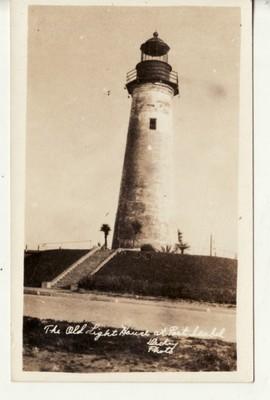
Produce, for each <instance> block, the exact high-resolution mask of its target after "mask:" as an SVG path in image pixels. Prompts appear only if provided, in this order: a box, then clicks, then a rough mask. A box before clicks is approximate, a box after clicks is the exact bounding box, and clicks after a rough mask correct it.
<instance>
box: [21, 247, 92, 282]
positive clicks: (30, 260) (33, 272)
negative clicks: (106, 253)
mask: <svg viewBox="0 0 270 400" xmlns="http://www.w3.org/2000/svg"><path fill="white" fill-rule="evenodd" d="M87 252H89V250H69V249H62V250H45V251H36V252H31V251H28V252H26V253H25V257H24V286H30V287H40V286H41V283H42V282H46V281H51V280H52V279H54V278H55V277H56V276H57V275H58V274H60V273H61V272H63V271H64V270H65V269H66V268H68V267H69V266H70V265H71V264H73V263H74V262H75V261H77V260H78V259H79V258H81V257H82V256H83V255H84V254H86V253H87Z"/></svg>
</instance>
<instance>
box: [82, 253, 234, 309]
mask: <svg viewBox="0 0 270 400" xmlns="http://www.w3.org/2000/svg"><path fill="white" fill-rule="evenodd" d="M236 280H237V261H236V260H232V259H228V258H221V257H209V256H194V255H179V254H166V253H155V252H131V251H126V252H121V253H119V254H118V255H117V256H115V257H114V258H113V259H112V260H111V261H109V262H108V263H107V264H106V265H105V266H104V267H103V268H102V269H101V270H100V271H99V272H97V274H95V275H94V276H93V277H88V278H84V279H82V280H81V282H80V287H81V288H84V289H86V290H102V291H110V292H116V293H131V294H137V295H147V296H162V297H167V298H171V299H188V300H196V301H207V302H216V303H227V304H235V303H236Z"/></svg>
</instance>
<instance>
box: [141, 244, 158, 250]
mask: <svg viewBox="0 0 270 400" xmlns="http://www.w3.org/2000/svg"><path fill="white" fill-rule="evenodd" d="M141 251H156V249H155V248H154V246H152V245H151V244H150V243H145V244H143V245H141Z"/></svg>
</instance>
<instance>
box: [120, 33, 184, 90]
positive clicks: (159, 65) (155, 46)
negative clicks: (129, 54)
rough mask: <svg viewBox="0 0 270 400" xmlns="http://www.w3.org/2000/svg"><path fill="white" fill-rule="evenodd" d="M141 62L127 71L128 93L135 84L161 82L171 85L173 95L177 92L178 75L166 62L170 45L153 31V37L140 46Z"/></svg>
mask: <svg viewBox="0 0 270 400" xmlns="http://www.w3.org/2000/svg"><path fill="white" fill-rule="evenodd" d="M140 50H141V62H139V63H138V64H137V65H136V68H135V69H133V70H132V71H129V72H128V73H127V83H126V88H127V90H128V92H129V93H130V94H132V92H133V88H134V87H135V85H137V84H141V83H158V82H162V83H165V84H167V85H169V86H171V87H172V89H173V91H174V95H177V94H178V93H179V88H178V75H177V72H175V71H172V67H171V65H170V64H169V63H168V52H169V50H170V47H169V46H168V45H167V44H166V43H165V42H164V41H163V40H162V39H160V38H159V37H158V33H157V32H154V33H153V37H152V38H150V39H148V40H147V41H146V42H144V43H143V44H142V45H141V47H140Z"/></svg>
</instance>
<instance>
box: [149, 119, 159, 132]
mask: <svg viewBox="0 0 270 400" xmlns="http://www.w3.org/2000/svg"><path fill="white" fill-rule="evenodd" d="M149 128H150V129H157V119H156V118H150V123H149Z"/></svg>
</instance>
